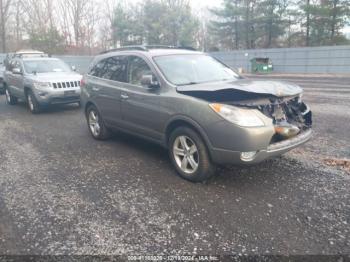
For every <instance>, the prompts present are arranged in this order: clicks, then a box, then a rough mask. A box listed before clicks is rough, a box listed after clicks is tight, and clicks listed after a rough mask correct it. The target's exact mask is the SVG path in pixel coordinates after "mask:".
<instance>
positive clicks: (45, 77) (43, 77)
mask: <svg viewBox="0 0 350 262" xmlns="http://www.w3.org/2000/svg"><path fill="white" fill-rule="evenodd" d="M28 78H30V79H31V80H33V81H38V82H51V83H52V82H64V81H80V80H81V79H82V75H80V74H78V73H75V72H57V73H38V74H36V75H31V76H30V77H28Z"/></svg>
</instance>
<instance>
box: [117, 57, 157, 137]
mask: <svg viewBox="0 0 350 262" xmlns="http://www.w3.org/2000/svg"><path fill="white" fill-rule="evenodd" d="M128 61H129V62H128V74H127V81H128V84H127V86H126V87H127V88H124V89H123V90H122V92H121V99H122V101H121V105H122V108H121V110H122V119H123V123H124V125H125V126H126V127H127V128H128V129H129V130H130V131H132V132H136V133H139V134H141V135H143V136H147V137H150V138H152V139H155V140H161V139H162V134H161V133H160V132H159V131H157V130H159V129H158V128H157V127H159V119H162V117H161V112H160V107H159V95H160V88H148V87H145V86H142V85H141V78H142V76H143V75H153V76H154V77H156V76H155V74H154V72H153V70H152V69H151V66H150V64H148V63H147V62H146V60H144V59H143V58H141V57H139V56H129V59H128Z"/></svg>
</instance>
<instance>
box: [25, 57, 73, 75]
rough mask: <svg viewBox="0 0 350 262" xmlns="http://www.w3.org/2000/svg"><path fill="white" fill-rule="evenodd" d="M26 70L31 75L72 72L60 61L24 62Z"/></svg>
mask: <svg viewBox="0 0 350 262" xmlns="http://www.w3.org/2000/svg"><path fill="white" fill-rule="evenodd" d="M23 64H24V70H25V71H26V72H27V73H29V74H32V73H34V72H35V73H51V72H71V69H70V67H69V66H68V65H67V64H65V63H64V62H62V61H60V60H29V61H24V62H23Z"/></svg>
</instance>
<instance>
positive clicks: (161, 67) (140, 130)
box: [82, 47, 312, 181]
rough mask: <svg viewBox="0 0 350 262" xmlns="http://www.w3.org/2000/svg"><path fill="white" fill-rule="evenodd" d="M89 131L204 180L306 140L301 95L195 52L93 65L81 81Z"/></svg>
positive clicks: (139, 54) (122, 56) (108, 56)
mask: <svg viewBox="0 0 350 262" xmlns="http://www.w3.org/2000/svg"><path fill="white" fill-rule="evenodd" d="M82 83H83V84H82V101H83V104H84V107H85V113H86V118H87V122H88V127H89V130H90V132H91V134H92V136H93V137H94V138H95V139H106V138H108V137H109V136H110V134H111V131H113V130H122V131H125V132H128V133H130V134H133V135H137V136H139V137H142V138H146V139H149V140H151V141H153V142H155V143H158V144H160V145H162V146H164V147H165V148H167V149H168V151H169V155H170V159H171V161H172V163H173V165H174V167H175V168H176V170H177V172H178V173H179V174H180V176H182V177H183V178H185V179H188V180H190V181H203V180H205V179H208V178H209V177H210V176H211V175H213V174H214V172H215V165H216V164H221V165H226V164H255V163H259V162H261V161H263V160H265V159H267V158H270V157H274V156H278V155H281V154H283V153H285V152H287V151H289V150H291V149H293V148H295V147H297V146H299V145H301V144H303V143H305V142H306V141H308V140H309V139H310V137H311V132H312V131H311V125H312V119H311V117H312V115H311V111H310V109H309V107H308V106H307V105H306V104H305V103H304V102H303V101H302V99H301V93H302V89H301V88H300V87H298V86H296V85H294V84H291V83H287V82H277V81H256V80H254V81H253V80H248V79H243V78H242V77H240V76H239V75H238V74H236V73H235V72H234V71H233V70H232V69H231V68H229V67H228V66H226V65H225V64H223V63H221V62H219V61H217V60H216V59H214V58H213V57H211V56H209V55H207V54H204V53H201V52H195V51H189V50H181V49H172V48H162V49H159V48H152V47H130V48H125V49H121V50H114V51H112V52H107V53H105V54H102V55H100V56H98V57H96V58H95V60H94V62H93V64H92V65H91V69H90V71H89V73H88V74H87V75H86V76H84V78H83V81H82Z"/></svg>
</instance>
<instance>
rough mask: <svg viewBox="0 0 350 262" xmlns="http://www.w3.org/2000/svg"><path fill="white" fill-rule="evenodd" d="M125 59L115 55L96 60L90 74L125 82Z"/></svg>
mask: <svg viewBox="0 0 350 262" xmlns="http://www.w3.org/2000/svg"><path fill="white" fill-rule="evenodd" d="M126 72H127V59H126V57H124V56H115V57H110V58H106V59H103V60H102V61H100V62H98V63H97V64H96V65H95V66H94V67H93V68H92V69H91V71H90V73H89V74H90V75H92V76H96V77H99V78H104V79H108V80H113V81H118V82H126Z"/></svg>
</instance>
